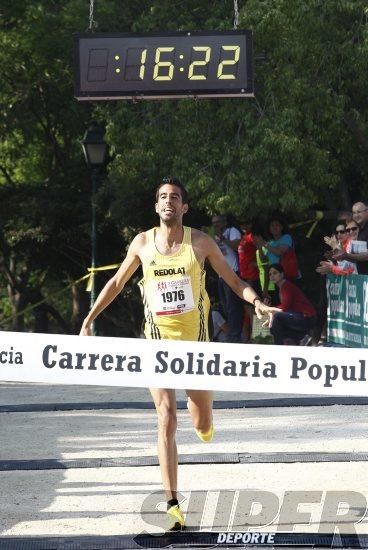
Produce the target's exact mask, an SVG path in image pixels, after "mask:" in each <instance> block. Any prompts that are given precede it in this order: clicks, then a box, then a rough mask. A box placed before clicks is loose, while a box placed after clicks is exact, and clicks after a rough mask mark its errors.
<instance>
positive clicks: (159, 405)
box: [150, 388, 178, 500]
mask: <svg viewBox="0 0 368 550" xmlns="http://www.w3.org/2000/svg"><path fill="white" fill-rule="evenodd" d="M150 392H151V395H152V398H153V401H154V404H155V407H156V411H157V417H158V446H157V447H158V459H159V463H160V469H161V477H162V483H163V486H164V491H165V493H166V497H167V500H171V499H173V498H177V485H178V452H177V448H176V441H175V433H176V426H177V419H176V395H175V390H169V389H156V388H150Z"/></svg>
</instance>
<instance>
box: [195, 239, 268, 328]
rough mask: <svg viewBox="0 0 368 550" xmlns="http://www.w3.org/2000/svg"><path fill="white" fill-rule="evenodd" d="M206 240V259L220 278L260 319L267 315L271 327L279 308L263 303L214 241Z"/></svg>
mask: <svg viewBox="0 0 368 550" xmlns="http://www.w3.org/2000/svg"><path fill="white" fill-rule="evenodd" d="M204 238H205V243H204V246H205V250H206V258H207V260H208V261H209V262H210V264H211V266H212V267H213V269H214V270H215V271H216V273H217V274H218V276H219V277H221V278H222V279H224V281H225V283H227V284H228V285H229V287H230V288H231V289H232V290H233V291H234V292H235V293H236V294H237V295H238V296H240V298H242V299H243V300H245V301H246V302H249V303H250V304H253V305H254V307H255V312H256V315H257V317H258V318H259V319H261V318H262V317H263V316H264V315H267V316H268V320H267V322H266V324H268V325H269V326H271V324H272V317H273V313H274V312H276V311H279V310H278V309H277V308H274V307H270V306H267V305H266V304H264V303H263V302H262V299H261V298H260V297H259V296H258V294H257V293H256V292H255V291H254V290H253V288H252V287H251V286H250V285H249V284H248V283H246V282H245V281H242V280H241V279H240V278H239V277H238V275H237V274H236V273H234V271H233V270H232V269H231V268H230V267H229V266H228V264H227V263H226V261H225V259H224V257H223V255H222V252H221V250H220V249H219V247H218V246H217V244H216V243H215V242H214V240H213V239H211V238H210V237H208V236H207V235H205V236H204Z"/></svg>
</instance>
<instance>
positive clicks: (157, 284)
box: [81, 178, 274, 530]
mask: <svg viewBox="0 0 368 550" xmlns="http://www.w3.org/2000/svg"><path fill="white" fill-rule="evenodd" d="M155 209H156V212H157V214H158V215H159V217H160V226H159V227H155V228H153V229H150V230H149V231H145V232H143V233H139V234H138V235H137V236H136V237H135V238H134V239H133V241H132V243H131V244H130V246H129V249H128V253H127V256H126V258H125V259H124V261H123V263H122V264H121V266H120V268H119V270H118V271H117V272H116V274H115V275H114V276H113V277H112V278H111V279H110V280H109V281H108V282H107V284H106V285H105V287H104V288H103V289H102V291H101V292H100V294H99V296H98V298H97V300H96V302H95V304H94V306H93V308H92V309H91V311H90V312H89V314H88V315H87V317H86V318H85V320H84V322H83V326H82V329H81V334H82V335H90V334H91V324H92V322H93V321H94V319H96V317H97V316H98V315H99V314H100V313H101V312H102V311H103V310H104V309H105V308H106V307H107V306H108V305H109V304H110V303H111V302H112V301H113V300H114V299H115V298H116V296H117V295H118V294H119V293H120V292H121V291H122V290H123V288H124V286H125V284H126V283H127V282H128V280H129V279H130V278H131V277H132V275H133V274H134V272H135V271H136V270H137V268H138V267H139V266H140V265H142V267H143V279H142V281H141V282H140V283H139V284H140V286H141V291H142V297H143V302H144V307H145V319H146V324H145V335H146V338H150V339H169V340H192V341H203V342H206V341H208V340H209V336H208V325H207V320H208V314H209V307H210V302H209V298H208V296H207V293H206V290H205V271H204V262H205V260H208V261H209V262H210V264H211V266H212V267H213V269H214V270H215V271H216V272H217V273H218V275H219V276H220V277H222V278H223V279H224V281H225V282H226V283H227V284H228V285H229V286H230V287H231V288H232V289H233V291H234V292H236V293H237V294H238V295H239V296H240V297H241V298H243V299H244V300H246V301H248V302H250V303H251V304H253V305H254V306H255V310H256V313H257V315H258V317H261V316H262V315H265V314H267V315H268V316H269V319H270V321H271V319H272V312H273V310H274V308H270V307H268V306H266V305H265V304H263V303H262V301H261V299H260V298H259V297H258V296H257V294H256V293H255V292H254V290H253V289H252V287H251V286H250V285H248V284H247V283H245V282H243V281H242V280H241V279H239V277H238V276H237V275H236V274H235V273H234V271H233V270H232V269H231V268H230V267H229V266H228V264H227V263H226V261H225V259H224V256H223V255H222V253H221V251H220V249H219V247H218V246H217V244H216V243H215V241H214V240H213V239H212V238H211V237H210V236H208V235H207V234H206V233H203V232H202V231H198V230H196V229H191V228H190V227H184V226H183V215H184V214H185V213H186V212H187V211H188V195H187V192H186V190H185V188H184V186H183V185H182V184H181V183H180V182H179V180H177V179H176V178H164V179H163V180H162V182H161V183H160V184H159V186H158V188H157V191H156V205H155ZM165 273H167V274H165ZM170 289H172V290H174V289H175V292H173V291H172V290H170ZM163 290H164V292H163ZM169 295H170V296H169ZM183 305H184V307H182V306H183ZM150 392H151V395H152V398H153V401H154V403H155V407H156V411H157V415H158V457H159V462H160V469H161V476H162V481H163V486H164V490H165V493H166V497H167V514H168V517H169V518H170V520H171V526H170V529H171V530H178V529H182V528H183V527H184V517H183V514H182V512H181V510H180V507H179V503H178V500H177V470H178V458H177V449H176V441H175V432H176V425H177V421H176V396H175V390H173V389H156V388H152V389H150ZM186 393H187V396H188V409H189V412H190V415H191V417H192V422H193V426H194V428H195V431H196V433H197V435H198V437H199V438H200V439H201V440H202V441H204V442H209V441H211V440H212V437H213V433H214V428H213V423H212V401H213V397H212V392H211V391H206V390H187V391H186Z"/></svg>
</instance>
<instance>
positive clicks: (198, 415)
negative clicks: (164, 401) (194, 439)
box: [186, 390, 213, 432]
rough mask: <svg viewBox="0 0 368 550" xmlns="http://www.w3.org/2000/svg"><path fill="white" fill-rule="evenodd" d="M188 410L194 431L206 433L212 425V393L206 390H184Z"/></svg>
mask: <svg viewBox="0 0 368 550" xmlns="http://www.w3.org/2000/svg"><path fill="white" fill-rule="evenodd" d="M186 394H187V396H188V409H189V412H190V416H191V417H192V423H193V426H194V428H195V429H196V430H200V431H201V432H207V431H208V430H209V429H210V428H211V426H212V423H213V418H212V404H213V392H212V391H208V390H186Z"/></svg>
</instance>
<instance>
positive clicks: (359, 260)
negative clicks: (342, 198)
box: [334, 201, 368, 275]
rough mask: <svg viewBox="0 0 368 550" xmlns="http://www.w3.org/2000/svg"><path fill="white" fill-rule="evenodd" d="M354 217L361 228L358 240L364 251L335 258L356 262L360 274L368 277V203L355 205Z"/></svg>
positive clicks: (338, 255)
mask: <svg viewBox="0 0 368 550" xmlns="http://www.w3.org/2000/svg"><path fill="white" fill-rule="evenodd" d="M352 215H353V220H354V222H356V223H357V224H358V226H359V233H358V235H357V236H356V240H357V241H360V242H361V243H362V244H361V248H362V250H361V251H359V252H338V253H335V254H334V258H335V259H336V260H338V261H341V260H348V261H350V262H355V263H356V265H357V270H358V274H359V275H368V201H366V202H363V201H359V202H356V203H355V204H353V208H352ZM351 235H352V236H353V237H354V236H355V233H354V232H351ZM364 243H365V244H364ZM353 250H354V249H353Z"/></svg>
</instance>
